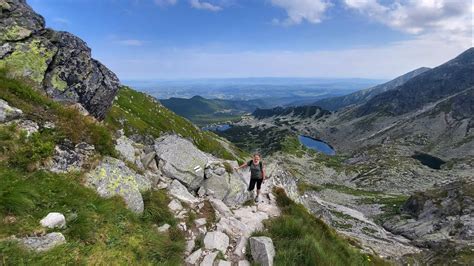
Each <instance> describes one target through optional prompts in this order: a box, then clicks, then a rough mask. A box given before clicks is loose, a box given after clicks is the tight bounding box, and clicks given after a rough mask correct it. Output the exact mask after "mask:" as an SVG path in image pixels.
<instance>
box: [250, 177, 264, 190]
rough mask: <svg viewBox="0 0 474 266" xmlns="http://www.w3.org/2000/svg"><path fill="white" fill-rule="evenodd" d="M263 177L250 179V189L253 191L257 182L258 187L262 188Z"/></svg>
mask: <svg viewBox="0 0 474 266" xmlns="http://www.w3.org/2000/svg"><path fill="white" fill-rule="evenodd" d="M262 181H263V178H262V179H250V184H249V189H248V190H249V191H252V190H253V189H254V188H255V184H257V189H260V188H261V187H262Z"/></svg>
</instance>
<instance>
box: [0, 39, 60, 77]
mask: <svg viewBox="0 0 474 266" xmlns="http://www.w3.org/2000/svg"><path fill="white" fill-rule="evenodd" d="M55 52H56V51H54V50H50V49H49V48H47V47H46V46H45V45H44V44H43V43H42V42H41V41H40V40H37V39H35V40H32V41H31V42H29V43H24V44H18V45H17V47H16V49H15V51H14V52H13V53H12V54H10V55H9V56H7V57H5V58H3V59H2V60H0V62H1V63H0V68H3V69H6V72H7V74H8V76H9V77H14V78H18V77H20V78H27V79H29V80H31V81H33V82H34V83H36V84H40V83H41V82H42V81H43V77H44V73H45V72H46V69H47V68H48V62H49V61H50V60H51V59H52V57H53V55H54V53H55Z"/></svg>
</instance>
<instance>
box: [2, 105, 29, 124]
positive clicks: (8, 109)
mask: <svg viewBox="0 0 474 266" xmlns="http://www.w3.org/2000/svg"><path fill="white" fill-rule="evenodd" d="M22 115H23V111H21V110H20V109H18V108H15V107H12V106H10V105H9V104H8V103H7V102H6V101H4V100H2V99H0V123H4V122H8V121H11V120H14V119H17V118H19V117H21V116H22Z"/></svg>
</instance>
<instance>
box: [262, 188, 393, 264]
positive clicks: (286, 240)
mask: <svg viewBox="0 0 474 266" xmlns="http://www.w3.org/2000/svg"><path fill="white" fill-rule="evenodd" d="M274 192H275V194H276V197H277V204H278V206H279V207H280V208H281V210H282V215H281V216H280V217H277V218H274V219H271V220H268V221H267V222H266V224H265V225H266V228H267V229H266V231H263V232H258V233H255V234H254V235H266V236H269V237H271V238H272V240H273V242H274V244H275V250H276V257H275V265H388V263H387V262H385V261H382V260H381V259H379V258H377V257H373V256H370V255H365V254H362V253H360V252H359V251H358V250H357V249H356V248H354V247H352V246H351V245H350V244H349V241H348V240H345V239H343V238H342V237H340V236H339V235H337V233H336V232H335V231H334V230H332V229H331V228H329V227H328V226H327V225H326V224H325V223H324V222H322V221H321V220H319V219H317V218H316V217H314V216H313V215H311V214H310V213H309V212H308V211H307V210H306V208H305V207H304V206H303V205H301V204H297V203H295V202H293V201H292V200H291V199H289V198H288V197H287V196H286V194H285V192H284V190H283V189H276V190H275V191H274Z"/></svg>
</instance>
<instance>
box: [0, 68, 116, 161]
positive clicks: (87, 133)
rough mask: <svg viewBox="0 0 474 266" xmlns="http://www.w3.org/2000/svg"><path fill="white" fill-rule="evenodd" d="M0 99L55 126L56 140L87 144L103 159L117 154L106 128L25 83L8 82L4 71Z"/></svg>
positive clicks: (25, 113) (27, 116)
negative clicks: (65, 139)
mask: <svg viewBox="0 0 474 266" xmlns="http://www.w3.org/2000/svg"><path fill="white" fill-rule="evenodd" d="M0 98H1V99H4V100H5V101H7V102H8V103H9V104H10V105H12V106H14V107H16V108H19V109H21V110H22V111H23V112H24V116H25V118H27V119H31V120H33V121H37V122H45V121H51V122H53V123H54V124H55V125H56V128H55V131H56V132H54V133H47V134H50V135H54V138H55V139H56V140H57V139H61V138H67V139H69V140H71V141H72V142H73V143H74V144H77V143H80V142H87V143H90V144H92V145H94V146H95V148H96V150H97V151H98V152H99V153H100V154H102V155H113V154H114V153H115V150H114V142H113V138H112V135H111V134H110V132H109V130H108V129H107V128H106V127H104V126H103V125H101V124H100V123H97V122H96V121H95V120H94V119H93V118H91V117H84V116H82V115H81V114H79V112H78V111H77V110H75V109H73V108H68V107H66V106H64V105H61V104H60V103H57V102H55V101H53V100H51V99H50V98H48V97H46V96H45V95H43V94H41V93H40V92H39V91H37V90H35V89H33V88H32V87H31V86H29V85H28V84H26V83H25V82H21V81H18V80H13V79H10V78H7V77H6V74H5V71H4V70H3V71H0ZM72 125H74V126H72ZM43 137H45V136H43Z"/></svg>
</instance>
